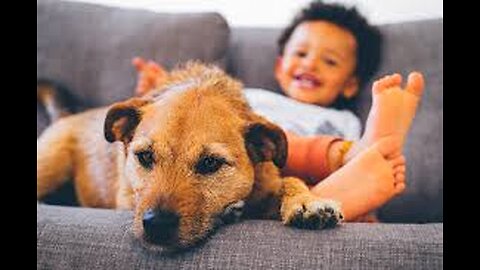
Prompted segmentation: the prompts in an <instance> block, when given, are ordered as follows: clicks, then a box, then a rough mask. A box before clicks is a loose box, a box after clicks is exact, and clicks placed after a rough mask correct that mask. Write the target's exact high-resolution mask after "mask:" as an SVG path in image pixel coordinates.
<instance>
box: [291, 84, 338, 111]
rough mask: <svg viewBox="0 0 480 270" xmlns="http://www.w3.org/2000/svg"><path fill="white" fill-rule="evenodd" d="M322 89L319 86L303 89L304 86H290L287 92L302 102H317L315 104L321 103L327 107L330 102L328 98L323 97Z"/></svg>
mask: <svg viewBox="0 0 480 270" xmlns="http://www.w3.org/2000/svg"><path fill="white" fill-rule="evenodd" d="M321 91H322V90H321V89H320V88H318V89H312V88H309V89H303V88H296V87H295V88H290V89H289V91H288V92H286V94H287V95H288V96H289V97H291V98H293V99H295V100H297V101H300V102H303V103H308V104H315V105H320V106H325V107H327V106H328V104H329V103H330V102H328V101H327V100H325V98H323V97H322V96H321V95H320V93H321Z"/></svg>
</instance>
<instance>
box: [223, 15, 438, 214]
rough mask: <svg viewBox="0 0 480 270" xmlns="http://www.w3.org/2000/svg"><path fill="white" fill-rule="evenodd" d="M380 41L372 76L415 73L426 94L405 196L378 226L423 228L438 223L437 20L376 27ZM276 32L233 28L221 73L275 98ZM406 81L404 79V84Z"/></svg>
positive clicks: (364, 99)
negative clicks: (410, 224)
mask: <svg viewBox="0 0 480 270" xmlns="http://www.w3.org/2000/svg"><path fill="white" fill-rule="evenodd" d="M380 29H381V31H382V32H383V33H384V36H385V47H384V53H383V54H384V59H383V63H382V65H381V67H380V70H379V72H378V73H377V74H376V75H375V76H374V77H375V78H379V77H381V76H382V75H385V74H390V73H394V72H398V73H400V74H402V75H403V76H404V77H406V76H407V75H408V72H410V71H413V70H419V71H421V72H423V74H424V75H425V78H426V90H425V93H424V95H423V100H422V103H421V105H420V107H419V111H418V114H417V117H416V119H415V121H414V123H413V126H412V130H411V132H410V135H409V138H408V141H407V145H406V149H405V156H406V158H407V182H408V184H407V190H406V192H405V193H404V194H403V195H402V196H400V197H398V198H397V199H394V200H393V201H391V203H389V204H387V205H386V206H385V207H383V208H382V209H381V210H380V216H381V217H382V218H383V219H384V220H388V221H392V222H427V221H430V222H432V221H442V220H443V20H442V19H433V20H423V21H416V22H406V23H398V24H388V25H380ZM280 32H281V31H280V29H269V28H265V29H261V28H233V29H232V33H231V39H230V49H229V51H228V56H227V69H228V71H229V73H231V74H232V75H233V76H235V77H237V78H239V79H240V80H242V81H243V82H244V84H245V85H246V86H247V87H260V88H266V89H270V90H272V91H276V92H279V87H278V84H277V83H276V82H275V78H274V74H273V67H274V63H275V58H276V55H277V51H276V49H277V47H276V42H277V38H278V36H279V34H280ZM405 79H406V78H405ZM370 86H371V83H368V84H367V88H366V89H363V90H362V92H361V93H360V95H359V99H358V101H359V103H358V105H357V108H356V113H357V114H358V115H359V116H360V118H361V119H362V122H363V123H365V119H366V117H367V114H368V111H369V109H370V105H371V92H370V91H369V89H370Z"/></svg>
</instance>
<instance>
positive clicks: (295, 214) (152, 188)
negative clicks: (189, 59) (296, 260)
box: [37, 63, 341, 247]
mask: <svg viewBox="0 0 480 270" xmlns="http://www.w3.org/2000/svg"><path fill="white" fill-rule="evenodd" d="M241 91H242V85H241V84H240V83H239V82H238V81H236V80H234V79H232V78H230V77H228V76H227V75H226V74H224V73H223V72H222V71H221V70H219V69H218V68H215V67H212V66H205V65H202V64H199V63H188V64H187V65H185V67H181V68H179V69H176V70H174V71H172V72H171V73H170V74H169V78H168V79H167V80H166V82H165V84H164V85H162V86H161V87H159V89H158V90H156V91H152V92H150V93H148V94H147V95H145V96H143V97H136V98H132V99H129V100H126V101H124V102H119V103H116V104H114V105H113V106H111V107H109V108H100V109H95V110H90V111H87V112H84V113H80V114H76V115H72V116H68V117H65V118H62V119H60V120H58V121H56V122H54V123H53V124H52V125H51V126H49V127H48V128H47V129H46V130H45V131H44V133H43V134H42V135H41V136H40V137H39V138H38V140H37V199H42V198H43V197H44V196H45V195H47V194H48V193H50V192H52V191H54V190H55V189H56V188H58V187H59V186H60V185H61V184H62V183H64V182H65V181H66V180H67V179H69V178H73V179H74V184H75V188H76V194H77V197H78V200H79V202H80V204H81V205H83V206H89V207H104V208H126V209H134V211H135V221H134V224H135V229H136V232H137V233H138V234H139V235H142V234H143V228H142V218H143V217H144V214H145V212H146V211H147V210H148V209H166V210H168V211H171V212H174V213H176V214H178V216H179V217H180V220H179V224H178V231H177V233H176V235H175V237H174V238H173V239H170V241H169V242H168V243H166V244H167V245H171V246H176V247H186V246H190V245H192V244H194V243H196V242H197V241H198V240H200V239H202V238H204V237H205V236H206V235H207V234H208V233H209V232H210V231H211V230H212V228H213V226H214V223H215V219H216V218H217V217H218V216H220V215H221V214H222V213H223V211H225V209H226V208H228V207H229V206H230V205H232V204H234V203H235V202H238V201H242V200H243V201H245V207H244V215H245V216H247V217H256V218H281V220H282V221H283V223H284V224H289V225H295V226H299V227H311V228H322V227H327V226H332V225H335V224H336V223H337V222H338V221H340V220H341V214H340V212H339V210H338V206H336V204H335V203H334V202H332V201H327V200H319V199H318V198H316V197H313V196H312V195H311V194H310V192H309V190H308V188H307V187H306V185H305V184H304V183H303V182H302V181H301V180H299V179H297V178H293V177H287V178H282V177H281V176H280V174H279V169H278V167H282V166H283V165H284V164H285V161H286V157H287V141H286V137H285V134H284V133H283V131H282V130H281V129H280V128H279V127H277V126H276V125H274V124H272V123H270V122H269V121H267V120H266V119H265V118H263V117H260V116H258V115H256V114H254V113H253V112H252V111H251V109H250V107H249V105H248V104H247V103H246V101H245V99H244V98H243V96H242V93H241ZM105 139H106V140H105ZM212 159H213V162H218V163H216V165H218V164H221V165H220V166H219V169H218V170H213V172H211V171H209V170H211V169H212V168H216V167H215V166H214V165H215V163H214V165H212V163H211V162H212ZM141 160H143V163H142V162H140V161H141ZM145 160H147V161H151V162H146V161H145ZM141 164H147V165H148V166H142V165H141ZM205 168H207V169H205ZM205 170H207V173H206V172H205Z"/></svg>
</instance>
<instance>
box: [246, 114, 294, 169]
mask: <svg viewBox="0 0 480 270" xmlns="http://www.w3.org/2000/svg"><path fill="white" fill-rule="evenodd" d="M244 134H245V135H244V138H245V147H246V148H247V152H248V155H249V156H250V159H251V160H252V161H253V162H254V163H258V162H263V161H273V163H274V164H275V165H276V166H277V167H279V168H282V167H283V166H285V163H286V161H287V155H288V152H287V149H288V147H287V138H286V135H285V133H284V132H283V130H282V129H281V128H279V127H278V126H276V125H274V124H272V123H270V122H268V121H266V120H261V121H255V122H253V123H251V124H249V125H247V128H246V130H245V133H244Z"/></svg>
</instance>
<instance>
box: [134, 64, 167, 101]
mask: <svg viewBox="0 0 480 270" xmlns="http://www.w3.org/2000/svg"><path fill="white" fill-rule="evenodd" d="M132 64H133V65H134V66H135V68H136V69H137V71H138V79H137V87H136V88H135V95H136V96H142V95H144V94H145V93H147V92H148V91H150V90H152V89H154V88H155V87H156V86H158V85H159V84H160V83H161V82H162V81H163V80H164V79H165V78H166V76H167V72H166V71H165V69H164V68H163V67H162V66H160V65H159V64H157V63H155V62H154V61H151V60H149V61H148V62H146V61H145V59H143V58H141V57H135V58H133V59H132Z"/></svg>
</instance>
